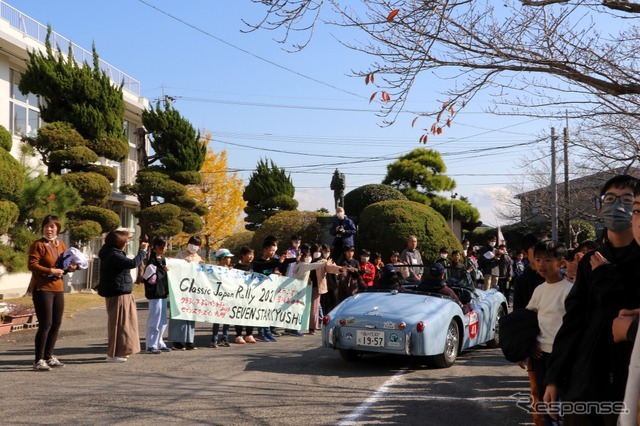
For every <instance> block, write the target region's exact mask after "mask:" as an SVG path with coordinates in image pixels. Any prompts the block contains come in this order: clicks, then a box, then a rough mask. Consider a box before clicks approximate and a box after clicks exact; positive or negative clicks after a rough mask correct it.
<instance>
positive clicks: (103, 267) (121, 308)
mask: <svg viewBox="0 0 640 426" xmlns="http://www.w3.org/2000/svg"><path fill="white" fill-rule="evenodd" d="M128 241H129V232H128V231H125V230H117V231H111V232H109V233H108V234H107V236H106V238H105V239H104V245H103V246H102V248H101V249H100V252H99V253H98V257H99V258H100V282H99V283H98V294H99V295H100V296H102V297H104V298H105V303H106V307H107V327H108V328H107V340H108V344H107V362H125V361H126V360H127V357H128V356H129V355H131V354H135V353H138V352H140V336H139V334H138V313H137V311H136V300H135V298H134V297H133V294H132V293H133V278H132V277H131V269H135V268H137V267H138V265H140V264H141V263H142V262H143V261H144V259H145V257H147V247H148V246H149V243H146V242H141V243H140V250H139V251H138V254H137V255H136V257H134V258H133V259H130V258H128V257H127V255H126V253H125V252H124V248H125V246H126V245H127V242H128Z"/></svg>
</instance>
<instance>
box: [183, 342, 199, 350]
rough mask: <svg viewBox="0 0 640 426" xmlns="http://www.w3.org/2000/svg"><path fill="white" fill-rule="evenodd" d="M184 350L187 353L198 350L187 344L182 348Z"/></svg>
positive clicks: (191, 344)
mask: <svg viewBox="0 0 640 426" xmlns="http://www.w3.org/2000/svg"><path fill="white" fill-rule="evenodd" d="M184 348H185V349H186V350H188V351H195V350H196V349H198V348H196V347H195V346H193V343H187V344H186V345H185V346H184Z"/></svg>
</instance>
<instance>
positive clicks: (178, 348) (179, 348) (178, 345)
mask: <svg viewBox="0 0 640 426" xmlns="http://www.w3.org/2000/svg"><path fill="white" fill-rule="evenodd" d="M173 350H174V351H184V345H183V344H182V343H180V342H173Z"/></svg>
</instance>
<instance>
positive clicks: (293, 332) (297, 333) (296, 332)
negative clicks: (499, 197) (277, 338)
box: [289, 330, 304, 337]
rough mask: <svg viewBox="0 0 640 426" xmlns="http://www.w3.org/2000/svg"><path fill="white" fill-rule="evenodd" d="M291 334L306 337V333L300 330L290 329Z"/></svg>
mask: <svg viewBox="0 0 640 426" xmlns="http://www.w3.org/2000/svg"><path fill="white" fill-rule="evenodd" d="M289 335H291V336H297V337H304V333H302V332H301V331H300V330H290V331H289Z"/></svg>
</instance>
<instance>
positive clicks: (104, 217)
mask: <svg viewBox="0 0 640 426" xmlns="http://www.w3.org/2000/svg"><path fill="white" fill-rule="evenodd" d="M67 217H68V218H69V219H71V220H76V221H82V220H92V221H94V222H98V223H99V224H100V227H101V233H104V232H110V231H113V230H114V229H116V228H117V227H118V226H120V216H118V215H117V214H116V213H114V212H112V211H111V210H108V209H103V208H102V207H95V206H80V207H77V208H75V209H73V210H71V211H70V212H69V213H67Z"/></svg>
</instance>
